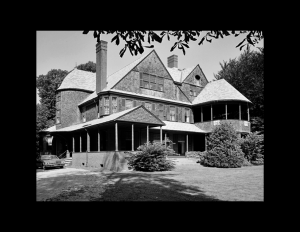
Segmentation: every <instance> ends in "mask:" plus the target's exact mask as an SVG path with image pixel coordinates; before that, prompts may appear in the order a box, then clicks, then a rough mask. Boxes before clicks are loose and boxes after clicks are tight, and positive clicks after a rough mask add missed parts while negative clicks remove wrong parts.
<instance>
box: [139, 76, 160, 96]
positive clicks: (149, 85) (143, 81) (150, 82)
mask: <svg viewBox="0 0 300 232" xmlns="http://www.w3.org/2000/svg"><path fill="white" fill-rule="evenodd" d="M140 87H142V88H146V89H152V90H156V91H162V92H163V91H164V79H163V78H161V77H158V76H155V75H151V74H148V73H140Z"/></svg>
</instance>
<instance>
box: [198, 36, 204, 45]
mask: <svg viewBox="0 0 300 232" xmlns="http://www.w3.org/2000/svg"><path fill="white" fill-rule="evenodd" d="M204 39H205V36H203V38H202V39H201V40H200V42H199V43H198V45H201V44H202V43H203V41H204Z"/></svg>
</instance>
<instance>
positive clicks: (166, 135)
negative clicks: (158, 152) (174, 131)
mask: <svg viewBox="0 0 300 232" xmlns="http://www.w3.org/2000/svg"><path fill="white" fill-rule="evenodd" d="M165 147H167V133H165Z"/></svg>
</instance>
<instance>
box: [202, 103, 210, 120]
mask: <svg viewBox="0 0 300 232" xmlns="http://www.w3.org/2000/svg"><path fill="white" fill-rule="evenodd" d="M202 113H203V122H206V121H211V109H210V105H208V106H203V107H202Z"/></svg>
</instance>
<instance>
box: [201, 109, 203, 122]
mask: <svg viewBox="0 0 300 232" xmlns="http://www.w3.org/2000/svg"><path fill="white" fill-rule="evenodd" d="M201 122H203V110H202V106H201Z"/></svg>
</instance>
